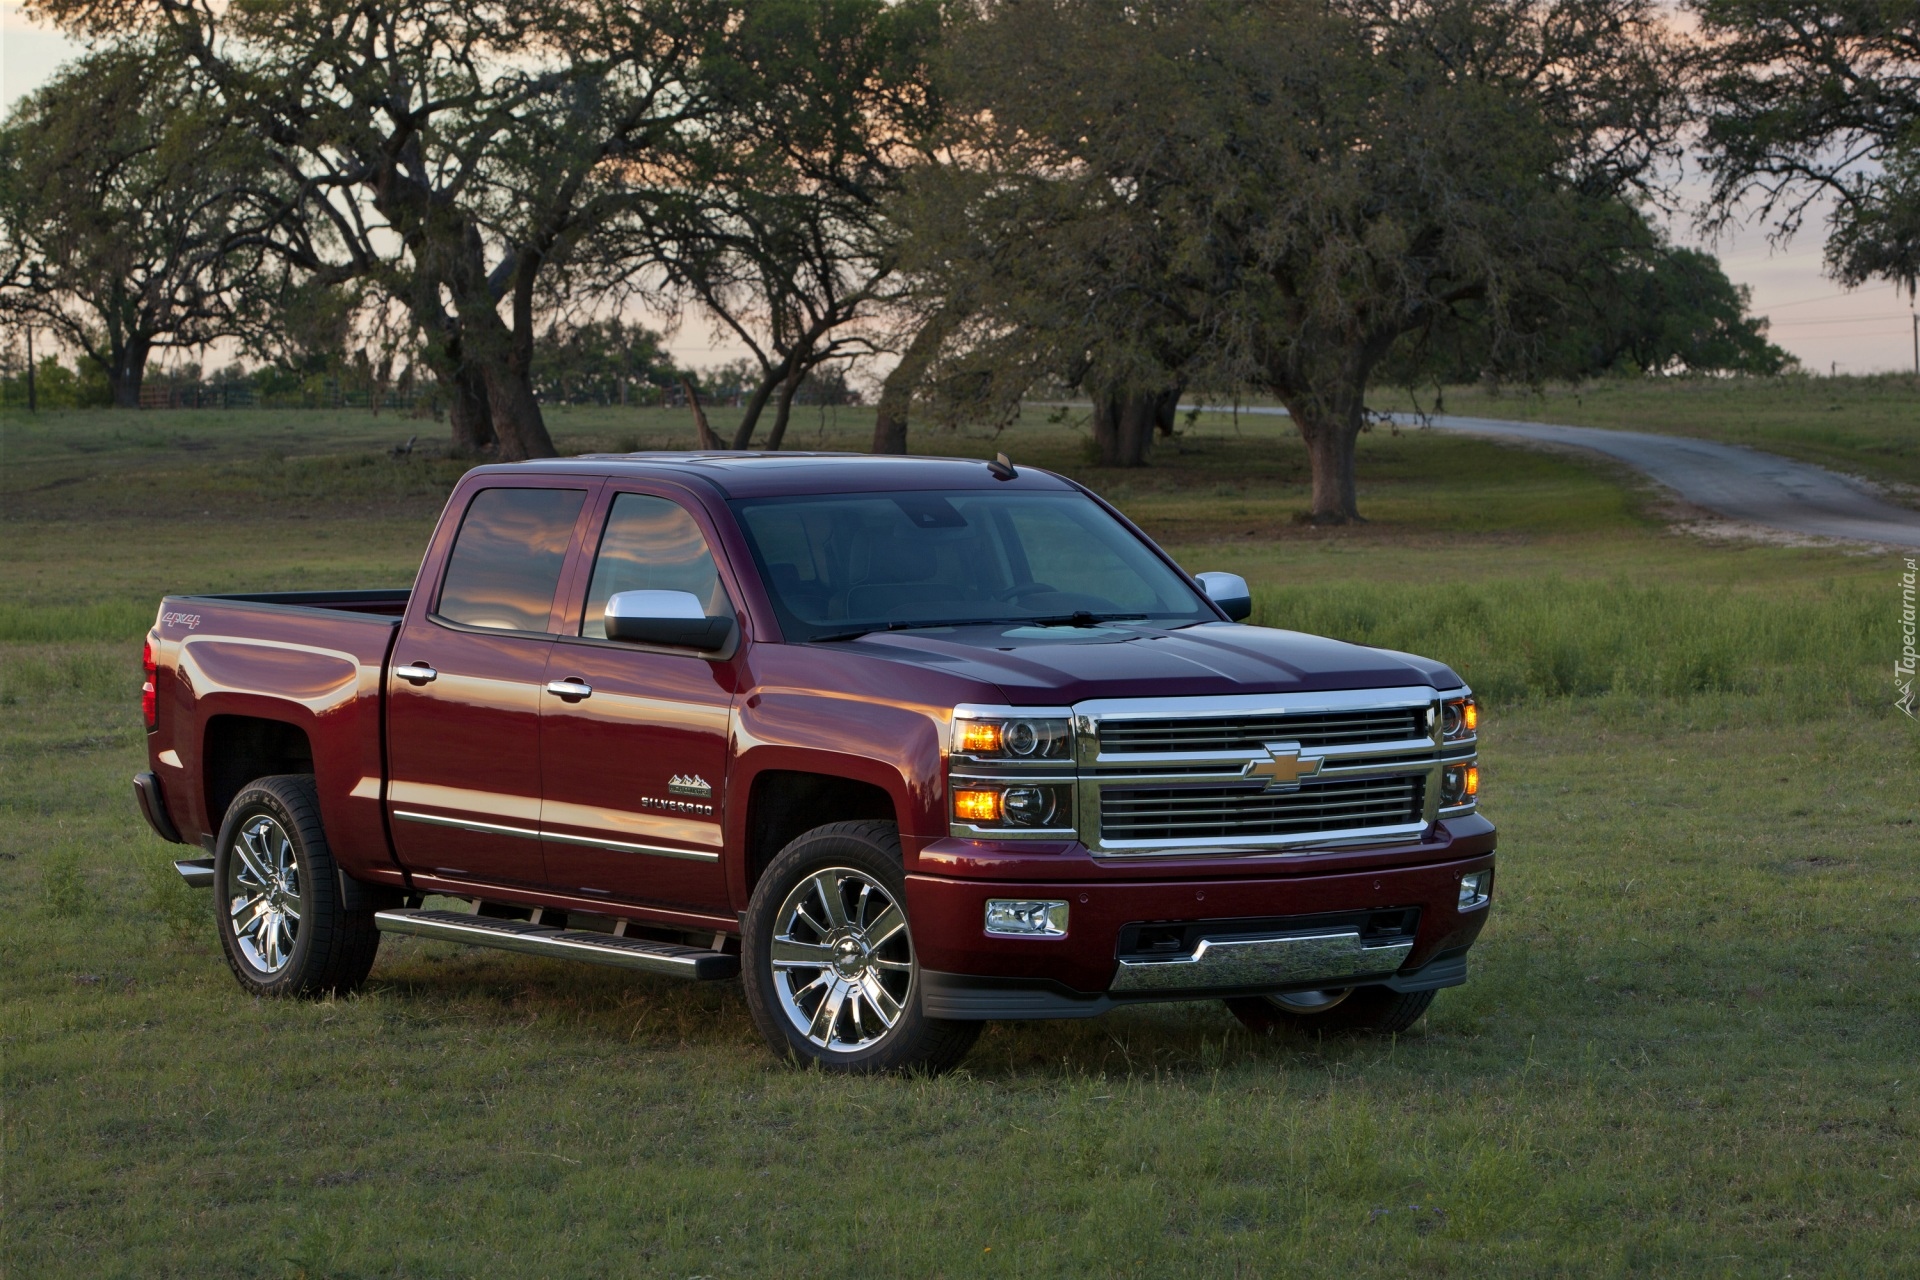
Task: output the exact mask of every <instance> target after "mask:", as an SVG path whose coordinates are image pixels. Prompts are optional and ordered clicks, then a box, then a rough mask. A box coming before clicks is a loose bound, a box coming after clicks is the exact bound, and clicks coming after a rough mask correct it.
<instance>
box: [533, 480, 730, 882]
mask: <svg viewBox="0 0 1920 1280" xmlns="http://www.w3.org/2000/svg"><path fill="white" fill-rule="evenodd" d="M606 503H607V514H606V519H605V521H604V524H603V526H602V532H601V535H600V538H599V542H598V548H597V551H596V554H595V557H594V563H593V570H592V574H591V576H590V577H589V579H588V582H587V588H586V597H585V601H584V607H583V608H582V609H581V610H580V611H579V614H578V617H579V621H578V623H577V624H576V625H575V626H573V627H572V628H570V629H571V630H573V631H574V632H576V634H573V635H567V636H562V637H560V638H559V639H558V640H556V641H555V642H554V645H553V649H552V652H551V654H550V655H549V656H548V659H547V668H546V688H547V690H548V692H547V694H546V695H545V702H544V704H543V707H542V710H541V718H540V760H541V776H542V778H543V780H544V781H543V790H544V801H543V804H542V806H541V823H540V825H541V830H542V831H543V832H544V833H545V838H546V865H547V874H548V876H549V877H550V878H551V880H552V882H553V884H554V886H555V887H556V888H557V889H559V890H561V891H562V892H566V893H578V894H582V895H585V896H589V897H599V898H606V899H609V900H613V901H622V902H631V903H636V904H643V905H649V906H655V907H665V908H669V909H673V908H679V909H692V910H703V909H704V910H706V911H709V912H711V911H716V910H717V911H726V910H728V903H727V890H726V874H725V869H724V867H723V866H722V863H721V857H720V854H721V843H722V835H721V833H722V825H721V818H722V812H723V807H724V805H725V803H726V800H727V797H726V796H725V795H724V787H725V782H726V776H727V773H726V771H727V751H728V717H729V713H730V709H731V707H732V702H733V667H732V664H731V663H730V662H728V661H727V660H725V659H720V658H714V657H708V656H702V655H700V654H698V653H696V652H694V651H692V650H674V649H662V648H653V647H648V646H640V645H633V644H625V643H621V642H619V641H614V640H608V639H607V638H606V634H607V633H606V626H605V624H604V622H603V621H602V615H603V614H604V612H605V609H606V605H607V598H608V597H609V596H611V595H613V594H614V593H615V592H619V591H642V590H656V591H690V592H692V593H693V594H694V595H696V596H698V597H699V598H700V601H701V603H702V605H703V606H704V607H705V609H706V612H707V614H708V615H709V616H713V617H717V616H722V615H728V616H731V615H733V614H734V608H733V604H732V602H731V601H730V600H729V598H728V595H727V592H726V589H725V587H724V586H723V585H722V582H721V579H720V574H719V571H718V569H717V567H716V566H715V563H714V558H713V553H712V551H711V550H710V548H709V545H708V541H707V537H706V535H705V533H703V532H702V530H701V527H700V525H699V523H698V521H696V520H695V518H694V517H693V515H692V514H691V512H690V511H689V510H688V509H687V508H686V507H684V506H682V505H681V504H680V503H679V502H678V501H675V500H673V499H671V498H665V497H659V496H655V495H653V494H646V493H619V492H616V493H610V494H608V495H607V498H606ZM569 690H572V692H569Z"/></svg>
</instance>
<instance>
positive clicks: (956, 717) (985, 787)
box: [947, 706, 1075, 839]
mask: <svg viewBox="0 0 1920 1280" xmlns="http://www.w3.org/2000/svg"><path fill="white" fill-rule="evenodd" d="M947 791H948V795H949V796H950V797H951V800H950V804H951V806H952V813H953V818H952V830H953V834H954V835H956V836H971V837H976V838H977V837H981V836H1026V837H1028V838H1033V839H1059V838H1060V837H1062V836H1070V835H1072V834H1073V831H1074V827H1075V814H1074V758H1073V722H1072V720H1071V718H1070V716H1069V713H1068V711H1067V709H1066V708H1065V707H1057V708H1056V707H1048V708H1045V709H1035V710H1031V711H1030V710H1027V709H1025V708H1019V707H991V706H962V707H955V708H954V711H953V745H952V748H951V750H950V752H949V754H948V760H947Z"/></svg>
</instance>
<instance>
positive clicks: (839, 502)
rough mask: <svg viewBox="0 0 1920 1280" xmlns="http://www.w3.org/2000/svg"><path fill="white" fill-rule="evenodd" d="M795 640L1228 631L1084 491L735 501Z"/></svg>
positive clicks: (769, 589) (782, 624)
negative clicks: (920, 630) (984, 626)
mask: <svg viewBox="0 0 1920 1280" xmlns="http://www.w3.org/2000/svg"><path fill="white" fill-rule="evenodd" d="M733 507H734V511H735V512H736V513H737V514H738V516H739V519H740V524H741V527H742V528H744V529H745V530H746V534H747V541H748V542H749V543H750V544H751V545H752V547H753V554H754V558H755V559H756V560H757V561H758V562H759V565H760V573H761V578H762V580H763V581H764V582H765V583H766V584H767V592H768V594H769V595H770V596H772V597H773V604H774V608H775V609H776V610H777V611H778V613H779V615H780V627H781V630H782V631H783V632H784V633H785V635H786V636H787V638H788V639H789V640H795V641H801V640H822V639H829V638H837V637H846V636H852V635H859V634H862V633H864V632H868V631H881V630H887V629H890V628H891V629H902V628H908V627H928V626H941V625H968V624H973V623H1008V624H1011V625H1020V624H1038V623H1048V624H1062V625H1082V626H1084V625H1089V624H1091V623H1096V622H1106V621H1115V620H1119V619H1141V620H1146V621H1151V622H1153V623H1156V624H1159V625H1162V626H1168V625H1171V626H1180V625H1184V624H1186V623H1190V622H1211V621H1215V620H1216V618H1217V615H1216V614H1215V613H1214V612H1213V610H1212V609H1211V608H1209V607H1208V606H1207V604H1206V603H1205V602H1204V601H1203V600H1202V599H1201V598H1200V597H1199V596H1198V595H1196V594H1195V592H1194V590H1193V588H1192V587H1190V586H1188V585H1187V583H1186V582H1185V581H1184V580H1182V579H1181V578H1180V576H1179V575H1178V574H1177V573H1175V572H1174V571H1173V570H1172V569H1170V568H1169V567H1168V566H1167V564H1166V563H1165V562H1164V561H1162V560H1161V559H1160V557H1158V556H1157V555H1155V554H1154V553H1153V551H1152V550H1151V549H1149V548H1148V547H1147V546H1146V545H1145V544H1143V543H1142V542H1141V541H1140V539H1139V538H1137V537H1135V536H1134V535H1133V534H1132V533H1131V532H1129V531H1128V530H1127V529H1126V528H1125V527H1124V526H1122V525H1121V524H1119V523H1118V522H1117V521H1115V520H1114V519H1113V517H1112V516H1110V515H1108V514H1107V513H1106V512H1105V511H1103V510H1101V508H1100V507H1099V506H1098V505H1097V504H1095V503H1093V502H1091V501H1089V500H1088V499H1087V498H1086V497H1084V496H1083V495H1080V494H1077V493H996V492H993V491H990V490H989V491H980V490H968V491H963V492H949V493H933V492H928V493H900V494H856V495H832V496H824V497H799V498H768V499H761V500H752V501H741V502H736V503H734V504H733Z"/></svg>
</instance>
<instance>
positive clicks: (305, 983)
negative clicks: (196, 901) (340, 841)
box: [213, 774, 380, 996]
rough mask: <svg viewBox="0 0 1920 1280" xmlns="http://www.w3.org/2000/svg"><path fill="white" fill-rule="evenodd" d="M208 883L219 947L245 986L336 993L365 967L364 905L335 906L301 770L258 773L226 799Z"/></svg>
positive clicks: (323, 837) (362, 975) (373, 939)
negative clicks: (271, 774) (211, 889)
mask: <svg viewBox="0 0 1920 1280" xmlns="http://www.w3.org/2000/svg"><path fill="white" fill-rule="evenodd" d="M213 884H214V894H213V901H214V917H215V923H216V927H217V928H218V929H219V932H220V946H221V949H222V950H224V951H225V952H226V953H227V964H228V966H229V967H230V968H231V969H232V970H233V976H234V977H236V978H238V979H239V980H240V985H241V986H243V987H245V988H246V989H247V990H248V991H251V992H252V993H253V994H255V995H257V996H296V995H297V996H307V995H328V994H335V993H338V994H345V993H346V992H349V991H352V990H354V989H355V988H356V987H358V986H359V985H360V984H361V983H362V982H363V981H365V980H366V976H367V971H368V970H369V969H371V968H373V956H374V952H375V951H377V950H378V949H379V947H380V934H379V931H378V930H377V929H376V928H375V927H374V923H373V912H371V911H348V910H345V909H344V908H343V907H342V906H341V904H340V879H339V876H338V875H337V874H336V872H335V869H334V863H333V851H332V850H331V849H329V848H328V847H327V834H326V831H325V830H324V829H323V828H322V827H321V825H320V797H319V794H318V793H317V792H316V791H315V790H314V785H313V779H312V778H311V777H309V776H308V775H306V774H281V775H279V776H276V777H271V778H259V779H256V780H255V781H253V782H251V783H248V784H247V786H245V787H244V788H242V789H241V791H240V794H239V795H237V796H235V797H234V798H233V803H232V804H231V805H229V806H228V807H227V817H226V821H225V822H223V823H221V825H220V839H219V843H218V844H216V845H215V846H214V854H213Z"/></svg>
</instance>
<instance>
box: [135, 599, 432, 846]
mask: <svg viewBox="0 0 1920 1280" xmlns="http://www.w3.org/2000/svg"><path fill="white" fill-rule="evenodd" d="M411 594H412V592H411V591H410V590H407V589H404V588H401V589H391V590H384V589H383V590H371V591H269V592H251V593H243V594H233V595H177V596H168V597H167V598H166V599H164V600H162V601H161V602H160V612H159V616H158V618H157V619H156V620H155V623H154V628H153V631H152V633H151V634H150V637H149V638H150V642H151V644H152V646H153V658H154V661H155V664H156V666H157V668H158V671H157V679H156V681H155V692H156V694H157V697H156V724H155V728H154V734H153V737H154V742H153V743H152V746H153V750H152V752H151V756H152V759H153V760H154V762H155V769H154V773H155V777H156V781H157V782H158V784H159V788H160V791H161V794H162V795H163V796H164V799H165V805H166V808H167V812H168V813H169V815H170V816H171V818H172V820H173V822H174V824H175V826H176V827H177V828H178V830H179V834H180V836H181V838H182V839H183V840H184V841H185V842H186V843H189V844H194V843H199V844H203V845H204V844H209V843H210V842H211V840H212V837H213V836H214V834H215V833H216V831H217V829H218V827H219V823H220V819H221V816H222V814H224V812H225V810H226V803H227V800H228V799H229V798H230V796H231V794H232V791H233V789H234V785H233V779H230V778H229V777H227V774H229V773H230V772H231V771H232V770H231V768H230V767H222V766H216V767H213V768H210V769H203V767H202V762H203V761H222V762H224V761H231V760H234V759H236V758H241V759H244V758H248V757H264V758H265V760H266V761H267V762H268V763H270V765H271V767H270V768H269V769H268V771H269V772H312V773H313V774H314V775H315V781H316V783H317V784H318V786H319V790H320V806H321V811H322V814H323V817H324V819H325V821H326V824H327V830H328V834H329V836H330V837H331V838H332V840H333V842H334V844H335V845H336V856H337V857H339V859H340V862H341V865H342V867H343V868H346V869H348V870H349V871H350V872H351V873H354V874H360V875H367V874H369V873H373V874H375V875H378V874H379V873H381V872H388V873H391V872H394V871H395V870H396V868H394V865H393V861H392V855H391V851H390V849H389V847H388V844H387V839H386V832H385V824H384V821H383V819H382V817H381V812H380V796H381V787H382V783H381V778H382V761H381V755H382V746H383V732H384V726H383V724H382V718H383V717H382V707H383V705H384V689H385V680H386V669H387V662H388V659H389V656H390V654H391V651H392V649H393V643H394V638H395V636H396V635H397V634H398V632H399V628H400V619H401V615H402V614H403V613H404V612H405V611H406V607H407V600H408V598H409V597H410V596H411ZM195 780H198V784H197V785H196V782H195Z"/></svg>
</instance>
